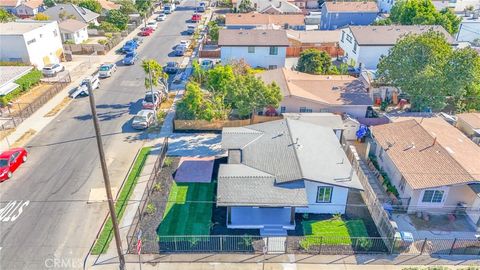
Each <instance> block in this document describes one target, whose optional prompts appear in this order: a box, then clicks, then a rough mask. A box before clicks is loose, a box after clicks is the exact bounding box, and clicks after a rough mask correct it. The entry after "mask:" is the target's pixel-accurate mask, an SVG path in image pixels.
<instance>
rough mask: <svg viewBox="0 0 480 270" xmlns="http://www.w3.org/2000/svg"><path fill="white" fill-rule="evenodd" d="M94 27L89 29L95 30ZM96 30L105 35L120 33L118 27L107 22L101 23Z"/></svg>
mask: <svg viewBox="0 0 480 270" xmlns="http://www.w3.org/2000/svg"><path fill="white" fill-rule="evenodd" d="M89 27H90V26H89ZM95 27H96V26H95ZM95 27H93V26H92V27H91V28H95ZM98 29H101V30H103V31H105V33H116V32H120V29H118V27H117V26H116V25H114V24H113V23H110V22H107V21H103V22H101V23H100V26H98Z"/></svg>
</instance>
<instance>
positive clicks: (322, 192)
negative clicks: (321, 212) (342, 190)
mask: <svg viewBox="0 0 480 270" xmlns="http://www.w3.org/2000/svg"><path fill="white" fill-rule="evenodd" d="M332 191H333V188H332V187H318V190H317V203H330V202H332Z"/></svg>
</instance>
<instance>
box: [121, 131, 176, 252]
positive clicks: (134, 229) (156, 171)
mask: <svg viewBox="0 0 480 270" xmlns="http://www.w3.org/2000/svg"><path fill="white" fill-rule="evenodd" d="M167 150H168V138H165V139H164V141H163V144H162V145H161V147H160V153H159V154H158V158H157V159H156V160H155V164H154V165H153V171H152V173H151V174H150V177H149V178H148V182H147V186H146V187H145V191H144V192H143V195H142V199H141V200H140V202H139V205H138V208H137V212H136V213H135V217H134V218H133V222H132V225H131V226H130V229H129V231H128V233H127V245H128V250H129V252H130V251H131V250H134V249H135V245H136V241H135V240H136V239H137V233H138V229H139V225H140V222H141V220H142V217H143V215H144V210H145V206H146V205H147V203H148V200H149V198H150V195H151V193H152V187H153V185H154V183H155V181H156V179H158V178H159V175H160V172H161V171H162V167H163V162H164V160H165V157H166V155H167Z"/></svg>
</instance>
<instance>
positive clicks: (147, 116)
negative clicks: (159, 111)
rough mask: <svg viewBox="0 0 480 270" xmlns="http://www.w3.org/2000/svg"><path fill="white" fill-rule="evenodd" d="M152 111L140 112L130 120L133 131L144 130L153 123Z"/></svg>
mask: <svg viewBox="0 0 480 270" xmlns="http://www.w3.org/2000/svg"><path fill="white" fill-rule="evenodd" d="M154 117H155V113H154V112H153V110H141V111H139V112H138V113H137V115H135V116H134V117H133V119H132V127H133V128H134V129H146V128H148V127H149V126H151V125H152V124H153V123H154V122H155V119H154Z"/></svg>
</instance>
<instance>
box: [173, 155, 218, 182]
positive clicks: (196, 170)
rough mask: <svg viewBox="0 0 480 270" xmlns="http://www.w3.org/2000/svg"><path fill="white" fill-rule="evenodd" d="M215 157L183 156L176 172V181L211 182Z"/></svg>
mask: <svg viewBox="0 0 480 270" xmlns="http://www.w3.org/2000/svg"><path fill="white" fill-rule="evenodd" d="M214 162H215V157H201V158H198V157H182V158H180V163H179V165H178V168H177V171H176V173H175V181H176V182H183V183H210V182H211V180H212V173H213V164H214Z"/></svg>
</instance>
